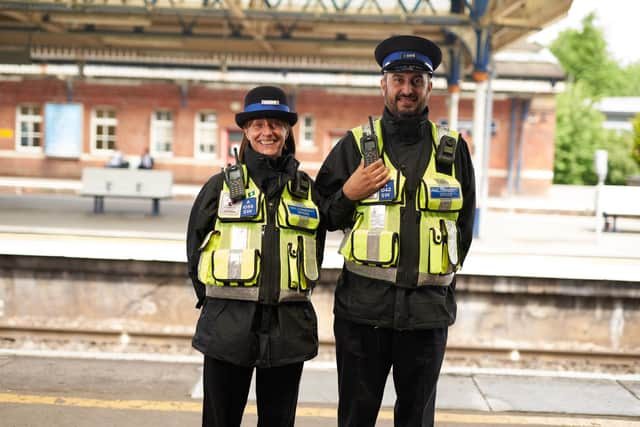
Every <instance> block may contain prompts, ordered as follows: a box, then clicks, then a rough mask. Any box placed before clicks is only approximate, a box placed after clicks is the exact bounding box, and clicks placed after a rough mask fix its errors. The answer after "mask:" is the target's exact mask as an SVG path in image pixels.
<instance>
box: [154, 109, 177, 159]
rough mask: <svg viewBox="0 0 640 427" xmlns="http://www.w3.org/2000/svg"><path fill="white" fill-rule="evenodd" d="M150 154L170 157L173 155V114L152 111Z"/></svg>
mask: <svg viewBox="0 0 640 427" xmlns="http://www.w3.org/2000/svg"><path fill="white" fill-rule="evenodd" d="M150 145H151V154H154V155H158V156H170V155H171V154H172V153H173V114H172V113H171V111H164V110H163V111H154V112H153V114H152V115H151V144H150Z"/></svg>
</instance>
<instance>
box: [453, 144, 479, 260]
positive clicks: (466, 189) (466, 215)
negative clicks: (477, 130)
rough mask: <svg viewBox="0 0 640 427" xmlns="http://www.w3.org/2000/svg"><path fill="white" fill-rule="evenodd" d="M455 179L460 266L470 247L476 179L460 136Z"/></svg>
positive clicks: (466, 147) (465, 146)
mask: <svg viewBox="0 0 640 427" xmlns="http://www.w3.org/2000/svg"><path fill="white" fill-rule="evenodd" d="M456 151H457V152H456V160H455V167H456V179H457V180H458V181H459V182H460V185H461V186H462V195H463V198H464V199H463V202H462V209H461V210H460V214H459V215H458V230H460V246H461V247H460V265H462V263H463V262H464V259H465V258H466V256H467V253H468V252H469V248H470V247H471V241H472V240H473V222H474V220H475V213H476V178H475V173H474V171H473V163H472V161H471V154H470V153H469V146H468V145H467V141H465V140H464V138H462V136H460V139H459V141H458V146H457V149H456Z"/></svg>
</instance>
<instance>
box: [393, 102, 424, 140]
mask: <svg viewBox="0 0 640 427" xmlns="http://www.w3.org/2000/svg"><path fill="white" fill-rule="evenodd" d="M428 124H429V107H426V108H425V109H424V111H423V112H422V113H420V114H417V115H415V116H408V117H400V116H395V115H393V113H391V111H389V109H388V108H386V107H385V109H384V112H383V113H382V125H383V128H384V133H385V136H390V137H391V138H386V139H385V144H386V143H387V139H389V140H390V141H389V143H394V142H400V143H404V144H415V143H417V142H419V141H421V140H422V138H423V137H424V135H425V132H428V131H429V126H428Z"/></svg>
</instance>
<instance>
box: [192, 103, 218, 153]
mask: <svg viewBox="0 0 640 427" xmlns="http://www.w3.org/2000/svg"><path fill="white" fill-rule="evenodd" d="M209 114H212V115H213V116H214V117H215V121H214V122H207V121H201V120H200V118H201V117H202V116H203V115H209ZM193 129H194V138H193V157H194V158H196V159H215V158H217V157H218V150H219V149H220V128H219V126H218V114H217V113H216V112H215V111H211V110H203V111H198V112H196V116H195V118H194V126H193ZM203 133H206V134H207V135H210V136H211V137H212V142H207V141H205V142H203V141H202V140H201V135H202V134H203ZM203 143H204V144H207V145H213V151H211V152H209V151H201V150H200V145H201V144H203Z"/></svg>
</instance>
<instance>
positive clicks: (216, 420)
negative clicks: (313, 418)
mask: <svg viewBox="0 0 640 427" xmlns="http://www.w3.org/2000/svg"><path fill="white" fill-rule="evenodd" d="M302 365H303V362H300V363H294V364H290V365H284V366H279V367H275V368H255V370H256V400H257V406H258V427H293V426H294V422H295V417H296V405H297V403H298V387H299V385H300V377H301V376H302ZM253 370H254V368H253V367H245V366H238V365H234V364H231V363H227V362H223V361H221V360H217V359H213V358H211V357H208V356H205V357H204V372H203V377H204V378H203V380H204V401H203V408H202V426H203V427H240V423H241V421H242V413H243V412H244V408H245V406H246V404H247V397H248V395H249V387H250V385H251V376H252V375H253Z"/></svg>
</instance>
